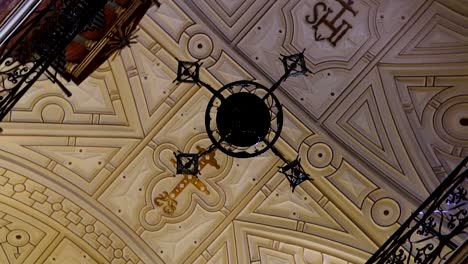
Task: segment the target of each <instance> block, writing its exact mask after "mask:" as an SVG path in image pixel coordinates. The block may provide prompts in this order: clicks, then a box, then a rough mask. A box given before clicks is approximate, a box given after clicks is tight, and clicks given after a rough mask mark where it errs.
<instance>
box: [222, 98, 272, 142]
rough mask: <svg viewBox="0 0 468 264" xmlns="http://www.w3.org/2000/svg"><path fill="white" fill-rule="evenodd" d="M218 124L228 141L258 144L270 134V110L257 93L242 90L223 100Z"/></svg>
mask: <svg viewBox="0 0 468 264" xmlns="http://www.w3.org/2000/svg"><path fill="white" fill-rule="evenodd" d="M216 124H217V126H218V129H219V133H220V135H221V137H222V138H224V140H225V141H226V142H228V143H230V144H232V145H236V146H239V147H248V146H252V145H255V144H257V143H258V142H260V141H261V140H263V139H264V138H265V136H266V135H267V134H268V129H269V128H270V112H269V110H268V107H267V106H266V105H265V103H264V102H263V100H262V99H261V98H259V97H258V96H257V95H255V94H251V93H247V92H240V93H236V94H232V95H230V96H229V97H228V98H226V99H225V100H223V101H222V103H221V106H220V107H219V109H218V115H217V116H216Z"/></svg>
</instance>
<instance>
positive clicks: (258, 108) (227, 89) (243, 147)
mask: <svg viewBox="0 0 468 264" xmlns="http://www.w3.org/2000/svg"><path fill="white" fill-rule="evenodd" d="M282 126H283V111H282V107H281V104H280V102H279V101H278V98H276V96H275V95H274V94H273V93H270V92H269V89H267V88H266V87H265V86H263V85H261V84H259V83H256V82H253V81H237V82H232V83H229V84H226V85H225V86H224V87H222V88H221V89H220V90H218V92H217V93H216V94H215V95H214V96H213V97H212V98H211V100H210V101H209V102H208V106H207V109H206V113H205V127H206V131H207V133H208V136H209V138H210V139H211V141H212V142H213V144H214V145H215V146H216V148H218V149H220V150H221V151H223V152H224V153H226V154H228V155H230V156H233V157H237V158H250V157H255V156H258V155H260V154H262V153H263V152H265V151H267V150H268V149H270V148H271V146H273V144H274V143H275V142H276V140H278V138H279V136H280V133H281V128H282Z"/></svg>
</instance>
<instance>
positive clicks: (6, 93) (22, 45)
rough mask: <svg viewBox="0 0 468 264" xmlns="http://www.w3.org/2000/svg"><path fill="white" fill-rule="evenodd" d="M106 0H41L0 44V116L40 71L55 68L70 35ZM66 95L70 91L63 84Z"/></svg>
mask: <svg viewBox="0 0 468 264" xmlns="http://www.w3.org/2000/svg"><path fill="white" fill-rule="evenodd" d="M106 2H107V0H44V1H42V3H41V5H40V6H39V8H38V9H37V10H35V11H34V12H33V13H32V14H31V15H30V17H29V18H28V20H26V22H24V24H23V25H21V26H20V27H18V28H17V30H16V31H15V33H14V34H12V35H11V37H10V38H9V40H7V41H6V42H4V43H3V45H2V46H0V120H3V118H4V117H5V116H6V115H7V114H8V112H9V111H10V110H11V109H12V108H13V106H14V105H15V104H16V103H17V102H18V101H19V99H20V98H21V97H22V96H23V95H24V94H25V93H26V92H27V91H28V90H29V88H31V86H32V85H33V83H34V82H35V81H36V80H37V79H38V78H39V77H40V76H41V75H42V74H43V73H46V76H47V77H49V78H52V79H53V80H55V81H57V79H56V73H51V72H50V71H48V68H49V67H50V66H54V68H55V69H57V68H59V67H58V65H59V64H60V61H62V58H63V54H64V50H65V48H66V46H67V45H68V44H69V43H70V42H71V41H72V39H73V38H74V37H75V36H76V35H77V34H78V33H79V32H80V31H82V30H83V29H84V28H85V27H86V26H88V25H89V24H90V23H92V21H93V20H94V17H95V16H96V14H97V13H98V12H99V10H101V9H102V8H103V6H104V5H105V3H106ZM60 88H62V90H64V92H65V93H66V94H67V95H71V94H70V92H68V91H67V90H66V89H65V87H64V86H63V85H61V86H60Z"/></svg>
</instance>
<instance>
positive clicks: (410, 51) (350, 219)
mask: <svg viewBox="0 0 468 264" xmlns="http://www.w3.org/2000/svg"><path fill="white" fill-rule="evenodd" d="M321 2H322V3H323V4H322V6H326V7H329V8H331V9H333V10H334V12H333V13H332V15H334V14H337V13H338V11H339V10H340V8H341V4H340V1H339V0H324V1H321ZM341 2H342V3H345V2H348V1H347V0H343V1H341ZM161 3H162V5H161V6H160V7H159V8H156V7H153V8H152V9H150V11H149V12H148V14H147V15H146V16H145V17H144V19H143V20H142V22H141V23H140V25H139V28H140V30H139V32H138V43H137V44H135V45H133V46H132V47H131V48H126V49H124V50H123V51H122V53H121V55H120V56H118V57H116V58H115V59H114V60H112V61H108V62H106V63H105V64H104V65H102V66H101V67H100V68H99V69H98V70H97V71H96V72H95V73H93V74H92V76H91V77H89V78H88V79H87V80H86V81H85V82H84V83H83V84H82V85H80V86H79V87H76V86H74V85H72V84H68V85H67V87H68V88H69V89H70V90H71V91H72V92H73V96H72V97H70V98H66V97H64V95H63V94H62V93H61V91H60V89H59V88H58V87H56V86H54V85H52V84H50V83H49V82H48V81H47V80H45V78H44V79H43V80H40V81H39V82H37V83H36V84H35V85H34V87H33V88H32V89H31V90H30V91H29V92H28V94H27V95H26V96H25V97H24V98H23V99H22V100H21V101H20V102H19V103H18V105H17V106H16V107H15V108H14V110H13V111H12V112H11V113H10V114H9V115H8V116H7V118H6V119H5V120H4V122H3V123H1V124H0V125H1V127H2V128H3V132H2V134H1V136H0V263H2V264H3V263H9V264H10V263H11V264H13V263H51V264H53V263H67V264H68V263H70V264H73V263H147V264H152V263H242V264H244V263H311V264H315V263H337V264H338V263H339V264H341V263H343V264H344V263H363V262H365V260H366V259H367V258H369V257H370V255H371V254H372V253H373V252H374V251H375V250H376V249H377V248H378V247H379V245H381V244H382V243H383V242H384V241H385V240H386V239H387V238H388V236H390V235H391V234H392V232H394V231H395V230H396V229H397V228H398V226H399V223H401V222H402V221H404V220H405V219H406V218H407V217H408V215H409V213H410V212H411V210H414V209H415V208H416V207H417V205H419V204H420V203H421V201H422V200H424V199H425V198H426V197H427V196H428V194H429V192H430V191H431V190H433V189H434V188H435V187H436V186H437V185H438V184H439V182H440V180H441V179H443V178H444V177H445V176H446V175H447V173H448V172H450V171H451V169H452V168H453V167H454V166H455V165H456V164H457V163H458V162H459V161H460V160H461V158H462V157H464V156H467V155H468V136H467V135H468V126H466V124H465V123H464V122H463V120H465V119H466V118H468V26H467V25H468V10H467V9H468V1H466V0H458V1H457V0H454V1H450V0H447V1H445V0H440V1H432V0H410V1H409V0H380V1H379V0H355V1H354V3H352V4H350V6H351V9H352V10H353V11H354V13H353V12H351V11H350V10H348V11H345V12H344V13H343V15H342V16H341V17H340V18H339V19H338V20H337V21H335V24H334V25H335V26H339V24H340V23H341V22H340V21H346V22H347V23H348V25H349V26H350V27H349V29H348V30H347V31H346V32H345V33H344V34H343V35H342V36H340V35H339V34H337V35H335V39H331V40H327V39H324V40H320V41H317V40H316V39H315V35H316V34H320V35H321V36H322V37H323V38H326V37H328V36H330V35H331V34H333V32H332V31H331V30H330V27H327V26H326V24H325V23H322V24H320V25H319V26H318V28H317V29H316V30H315V29H314V28H313V25H312V24H310V23H307V19H306V16H307V15H309V19H310V18H311V17H315V18H318V15H315V14H314V10H315V11H316V12H318V13H317V14H320V13H321V12H322V11H323V10H324V9H322V8H321V5H319V6H316V4H317V3H319V1H316V0H289V1H286V0H278V1H268V0H256V1H255V0H242V1H241V0H235V1H234V0H192V1H190V0H175V1H168V0H166V1H161ZM332 15H329V20H331V19H332V18H333V16H332ZM334 40H336V46H334V45H333V43H332V42H333V41H334ZM303 49H305V56H306V59H307V65H308V67H309V69H310V70H311V72H312V73H311V74H309V75H308V76H306V77H302V76H299V77H294V78H290V79H288V80H287V81H286V82H285V83H284V84H283V85H282V87H281V88H280V89H279V90H277V92H275V93H276V94H277V96H278V97H279V99H280V101H281V102H282V104H283V105H284V111H285V123H284V128H283V132H282V135H281V138H280V140H279V141H278V142H277V143H276V146H277V148H278V149H279V150H280V151H282V152H283V153H284V154H285V155H286V156H287V157H288V158H290V159H294V158H295V157H296V156H297V155H298V154H299V155H300V157H301V158H302V164H303V166H304V168H305V169H306V171H307V172H308V173H309V174H310V175H311V177H312V178H313V179H314V180H315V181H313V182H304V183H303V184H302V185H301V186H299V187H298V188H296V190H295V192H294V193H292V192H291V190H290V188H289V184H288V182H287V180H286V179H285V177H284V176H283V175H281V174H279V173H278V166H282V165H283V162H282V161H281V160H280V159H279V158H278V157H276V156H275V155H274V154H273V153H271V152H266V153H265V154H263V155H261V156H259V157H256V158H252V159H234V158H231V157H228V156H226V155H225V154H223V153H221V152H220V151H216V152H215V154H214V156H212V157H211V158H212V159H211V160H209V161H208V162H207V163H206V164H204V165H203V166H202V172H201V175H200V177H199V179H196V178H194V177H190V176H188V175H177V176H176V177H173V175H174V173H175V168H174V163H173V160H174V155H173V152H174V151H177V150H181V151H192V152H195V151H197V149H198V148H200V147H208V146H209V145H210V141H209V139H208V137H207V134H206V133H205V132H204V131H205V127H204V113H205V109H206V105H207V103H208V100H209V99H210V96H211V94H210V92H209V91H208V90H206V89H204V88H200V87H198V86H196V85H191V84H177V83H174V82H173V80H174V79H175V77H176V72H177V60H176V58H178V59H181V60H191V61H194V60H197V59H200V60H201V61H202V62H203V69H202V71H201V78H202V79H203V80H204V81H205V82H208V83H210V84H211V85H212V86H213V87H216V89H219V88H220V87H222V85H223V84H227V83H229V82H232V81H236V80H241V79H249V80H251V79H255V80H257V81H258V82H261V83H262V84H264V85H266V86H268V85H271V84H272V83H273V82H274V81H275V80H278V79H279V78H280V76H281V75H282V74H283V66H282V64H281V61H280V60H279V59H278V58H279V57H280V54H293V53H297V52H299V51H302V50H303ZM464 118H465V119H464ZM463 124H464V125H463Z"/></svg>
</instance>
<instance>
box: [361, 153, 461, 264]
mask: <svg viewBox="0 0 468 264" xmlns="http://www.w3.org/2000/svg"><path fill="white" fill-rule="evenodd" d="M467 163H468V157H466V158H465V159H464V160H463V161H462V162H461V163H460V165H458V166H457V168H456V169H455V170H454V171H453V172H452V173H451V174H450V175H449V176H448V177H447V178H446V179H445V180H444V181H443V182H442V183H441V184H440V185H439V187H438V188H437V189H436V190H434V192H433V193H432V194H431V195H430V196H429V197H428V198H427V199H426V200H425V201H424V202H423V204H422V205H421V206H420V207H419V208H418V209H417V210H416V211H415V212H414V213H413V214H412V215H411V216H410V218H409V219H408V220H407V221H406V222H405V223H403V225H401V227H400V228H399V229H398V230H397V231H396V232H395V233H394V234H393V235H392V236H391V237H390V239H389V240H387V242H385V243H384V245H382V247H381V248H380V249H379V250H377V252H375V254H374V255H373V256H372V257H371V258H370V259H369V260H368V261H367V262H366V263H368V264H371V263H386V264H390V263H398V264H403V263H405V264H408V263H421V264H422V263H444V262H445V261H446V260H448V259H449V258H450V257H451V256H452V255H453V253H454V252H456V250H457V249H458V248H460V247H461V246H462V245H463V243H464V242H465V241H466V238H467V237H468V234H467V231H466V228H467V227H468V201H467V197H466V195H467V190H466V183H467V178H468V169H466V167H465V166H466V165H467Z"/></svg>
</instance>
